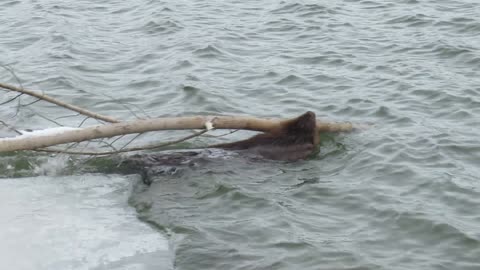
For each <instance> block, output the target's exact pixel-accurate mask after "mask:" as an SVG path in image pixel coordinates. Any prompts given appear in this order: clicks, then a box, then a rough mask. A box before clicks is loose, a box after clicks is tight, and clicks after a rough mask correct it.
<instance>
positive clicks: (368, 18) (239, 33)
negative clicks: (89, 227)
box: [0, 0, 480, 270]
mask: <svg viewBox="0 0 480 270" xmlns="http://www.w3.org/2000/svg"><path fill="white" fill-rule="evenodd" d="M479 18H480V5H479V4H478V2H477V1H473V0H464V1H453V0H449V1H446V0H445V1H433V0H432V1H416V0H408V1H183V0H177V1H153V0H150V1H147V0H135V1H116V0H111V1H88V0H79V1H71V0H70V1H53V0H26V1H12V0H4V1H1V3H0V33H1V34H0V37H1V39H0V55H1V56H2V57H1V58H0V64H2V65H4V66H5V65H8V66H9V67H11V68H13V69H14V70H15V73H16V75H17V77H18V78H19V80H20V81H21V83H22V84H23V86H24V87H28V88H32V89H42V90H44V91H46V92H47V93H49V94H51V95H53V96H56V97H58V98H60V99H62V100H65V101H68V102H72V103H74V104H77V105H80V106H83V107H87V108H89V109H92V110H95V111H97V112H100V113H104V114H109V115H113V116H116V117H118V118H121V119H127V118H131V117H133V114H132V112H131V111H129V110H127V109H126V108H125V105H128V107H129V108H131V109H132V110H133V111H134V112H135V113H136V114H137V116H140V117H142V116H144V114H148V115H150V116H160V115H192V114H207V113H209V114H211V113H221V114H232V115H233V114H249V115H256V116H282V117H287V116H292V115H296V114H300V113H302V112H304V111H306V110H312V111H315V112H316V113H317V115H318V116H320V117H321V118H325V119H333V120H339V121H352V122H357V123H374V126H373V127H372V128H369V129H367V130H364V131H361V132H356V133H351V134H343V135H338V136H335V137H333V138H331V137H328V138H327V139H326V140H325V141H324V142H323V145H322V151H321V153H320V154H319V155H318V156H317V157H315V158H313V159H311V160H307V161H301V162H298V163H288V164H285V163H279V162H262V163H259V162H252V161H250V160H248V159H247V160H245V159H232V160H227V161H225V160H223V161H222V160H219V161H218V162H213V164H211V165H209V166H208V167H205V168H200V169H197V170H184V171H182V172H181V173H180V174H178V175H175V176H170V177H163V178H162V177H161V178H159V179H157V180H156V181H155V182H154V184H153V185H152V186H151V187H150V188H149V189H145V188H144V187H142V186H141V185H134V186H133V188H132V192H131V194H130V197H129V200H128V201H129V203H130V205H131V206H133V207H135V209H136V211H137V215H138V217H139V220H141V221H143V222H146V223H148V224H149V225H151V228H153V229H154V230H155V231H156V232H157V234H158V235H164V236H165V237H167V238H168V241H169V248H170V251H171V252H170V253H171V256H170V260H171V264H166V266H165V269H169V268H170V265H173V267H174V268H175V269H472V270H473V269H480V213H479V209H480V183H479V180H480V179H479V175H480V143H479V139H478V135H479V133H480V120H479V119H480V76H479V73H480V50H479V49H480V19H479ZM0 79H1V81H2V82H8V83H14V84H18V82H17V80H16V79H15V78H13V77H12V76H11V74H10V73H8V72H6V71H2V72H0ZM0 94H1V96H0V102H3V101H6V100H8V99H9V98H11V97H13V96H12V95H11V94H6V93H5V92H3V93H0ZM112 99H113V100H112ZM28 101H29V99H28V98H25V103H28ZM30 101H31V100H30ZM15 105H16V103H11V104H6V105H2V106H0V119H2V120H5V121H8V122H10V123H11V124H15V125H17V126H20V127H29V128H44V127H46V126H51V125H52V123H50V122H48V121H46V120H44V119H43V118H41V117H38V116H35V115H36V113H37V114H38V113H40V114H42V115H50V116H52V115H55V116H57V115H58V116H62V115H68V114H69V113H68V112H65V111H63V110H58V109H56V108H54V107H52V106H50V105H48V104H44V103H36V104H35V106H34V108H35V109H36V113H33V112H31V111H29V110H27V109H25V110H21V111H20V113H19V114H18V115H16V117H15V118H12V117H13V116H14V115H15V113H16V109H15ZM32 107H33V106H32ZM67 121H68V120H67ZM64 123H65V122H64ZM67 124H68V122H67ZM158 136H161V135H158ZM9 158H11V157H9ZM3 159H5V157H4V158H3ZM83 177H87V179H90V178H89V177H92V178H93V177H100V178H102V177H103V178H106V179H110V178H108V177H109V176H105V175H91V176H89V175H86V176H83ZM115 177H118V178H121V176H115ZM29 179H30V178H29ZM41 179H43V180H42V181H47V180H48V179H49V181H53V183H55V181H57V182H62V183H69V182H68V181H67V180H65V178H63V177H61V178H60V179H59V177H58V176H55V175H51V176H48V177H46V178H45V177H43V178H41ZM45 179H47V180H45ZM74 179H76V178H74ZM77 180H78V179H77ZM124 180H125V181H128V179H124ZM0 181H10V182H8V183H9V184H5V183H7V182H4V184H3V185H2V189H5V190H8V189H11V190H17V189H18V186H15V184H12V183H16V182H17V181H13V180H12V179H6V180H0ZM29 181H30V182H29V183H31V185H32V187H31V189H29V190H30V192H34V193H37V196H38V195H39V194H40V193H42V192H45V191H42V188H38V189H36V188H35V185H37V181H36V180H35V178H32V179H30V180H29ZM104 181H106V182H108V181H107V180H104ZM116 181H117V180H116ZM24 183H25V181H24V180H22V182H19V184H18V185H23V184H24ZM17 192H20V191H17ZM71 192H74V191H73V190H72V191H71ZM99 196H100V195H99ZM102 196H103V195H102ZM102 196H100V197H99V198H98V200H100V201H102V199H105V198H104V197H102ZM0 200H5V198H3V199H0ZM45 200H48V197H47V198H45ZM50 200H51V201H50V203H51V205H52V209H53V210H52V211H54V209H55V208H54V207H53V206H54V205H55V204H56V203H57V201H56V199H55V197H53V198H52V199H50ZM59 203H60V202H59ZM67 203H70V204H71V203H72V202H67ZM2 204H3V203H2ZM126 204H127V201H125V205H126ZM28 205H29V201H28V200H26V201H25V204H24V205H22V204H21V203H19V204H16V205H15V206H14V208H13V209H9V211H15V209H17V212H18V213H19V215H22V214H20V213H23V212H24V211H25V209H26V208H28V207H27V206H28ZM28 209H29V208H28ZM59 218H60V217H59ZM105 218H107V219H108V218H109V217H108V215H107V216H106V217H105ZM20 220H21V219H20ZM26 220H27V221H28V218H26ZM112 220H113V222H115V219H112ZM141 221H138V222H141ZM12 222H13V223H14V224H15V220H13V221H12ZM59 222H61V221H59ZM17 223H20V224H16V225H15V226H17V227H19V228H22V226H21V224H22V223H21V222H17ZM1 226H2V227H3V228H8V224H3V225H1ZM23 229H24V230H33V229H34V228H32V227H30V226H25V227H24V228H23ZM2 230H5V229H2ZM139 233H140V234H142V232H139ZM26 234H27V232H26ZM51 234H52V236H54V235H55V232H51ZM142 235H143V236H142V237H145V233H143V234H142ZM147 235H148V234H147ZM47 237H48V235H47ZM57 237H58V236H57ZM118 237H119V238H120V239H121V238H122V234H121V233H119V236H118ZM47 239H48V238H47ZM125 241H130V240H128V239H126V240H125ZM159 241H160V240H159ZM27 242H28V241H27ZM36 244H38V243H36ZM57 244H58V245H63V244H62V241H59V242H58V243H57ZM81 244H82V243H81V242H80V243H79V244H78V245H81ZM70 246H71V245H68V247H70ZM83 248H85V247H83ZM87 248H88V247H87ZM135 248H137V247H135ZM19 252H21V251H20V250H19ZM30 252H31V253H33V255H35V254H34V253H35V249H32V250H31V251H30ZM5 254H9V253H3V254H0V257H1V256H4V255H5ZM129 254H130V253H129ZM78 256H80V257H81V256H82V255H81V254H80V255H78ZM142 256H145V254H144V253H142V252H139V253H137V255H135V253H133V254H130V255H128V256H127V255H125V256H124V255H121V254H120V255H118V256H117V257H121V258H123V257H125V258H124V259H123V261H122V260H118V261H117V262H116V265H117V266H118V267H120V268H118V269H122V263H125V265H127V264H128V263H129V262H130V263H131V262H132V261H135V262H136V261H142V258H144V257H142ZM82 258H83V259H84V260H87V261H88V260H93V262H92V261H88V263H89V264H87V262H86V261H84V262H85V263H86V264H85V265H99V266H98V267H99V268H101V267H100V266H101V265H105V263H106V262H108V261H109V260H111V258H110V257H108V256H103V257H100V258H97V257H95V256H93V257H88V256H87V257H82ZM72 260H73V259H72ZM114 260H115V259H114ZM2 261H3V260H2ZM73 261H74V260H73ZM92 263H93V264H92ZM95 263H97V264H95ZM67 265H68V261H67ZM80 265H81V264H80ZM130 265H131V264H130ZM134 265H137V264H134ZM77 266H78V267H80V266H79V265H77V264H71V268H76V267H77ZM137 266H138V267H137V268H129V269H158V265H156V264H151V263H150V264H149V262H148V261H147V262H145V261H144V264H142V266H139V265H137ZM132 267H133V266H132ZM140 267H143V268H140ZM22 269H23V268H22ZM37 269H39V268H37ZM45 269H48V268H45ZM64 269H68V268H64Z"/></svg>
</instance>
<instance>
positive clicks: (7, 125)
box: [0, 120, 23, 135]
mask: <svg viewBox="0 0 480 270" xmlns="http://www.w3.org/2000/svg"><path fill="white" fill-rule="evenodd" d="M0 123H1V124H2V125H4V126H5V127H7V128H8V129H10V130H12V131H13V132H15V133H17V134H18V135H22V134H23V133H22V132H20V131H18V130H17V129H16V128H14V127H13V126H11V125H9V124H7V123H5V122H3V121H2V120H0Z"/></svg>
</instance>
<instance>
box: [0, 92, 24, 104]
mask: <svg viewBox="0 0 480 270" xmlns="http://www.w3.org/2000/svg"><path fill="white" fill-rule="evenodd" d="M21 95H23V93H20V94H18V95H16V96H15V97H13V98H11V99H9V100H7V101H5V102H2V103H0V106H2V105H5V104H7V103H9V102H12V101H14V100H15V99H17V98H19V97H20V96H21Z"/></svg>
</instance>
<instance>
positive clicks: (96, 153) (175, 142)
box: [33, 129, 208, 156]
mask: <svg viewBox="0 0 480 270" xmlns="http://www.w3.org/2000/svg"><path fill="white" fill-rule="evenodd" d="M206 132H208V130H207V129H204V130H202V131H200V132H197V133H195V134H191V135H189V136H186V137H183V138H180V139H178V140H174V141H170V142H166V143H161V144H153V145H146V146H142V147H132V148H125V149H122V150H118V151H106V152H88V151H63V150H61V149H52V148H45V149H36V150H33V151H36V152H48V153H62V154H70V155H89V156H106V155H113V154H120V153H126V152H133V151H141V150H151V149H156V148H161V147H166V146H170V145H174V144H177V143H181V142H184V141H186V140H189V139H192V138H195V137H198V136H200V135H202V134H204V133H206Z"/></svg>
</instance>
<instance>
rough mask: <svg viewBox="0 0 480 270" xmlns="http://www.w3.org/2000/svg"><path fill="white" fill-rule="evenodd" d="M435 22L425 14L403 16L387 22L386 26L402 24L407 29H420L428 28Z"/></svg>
mask: <svg viewBox="0 0 480 270" xmlns="http://www.w3.org/2000/svg"><path fill="white" fill-rule="evenodd" d="M433 22H434V19H432V18H430V17H428V16H426V15H424V14H415V15H403V16H399V17H396V18H393V19H390V20H387V21H386V22H385V23H386V24H393V25H395V24H402V25H405V26H406V27H420V26H428V25H431V24H432V23H433Z"/></svg>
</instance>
